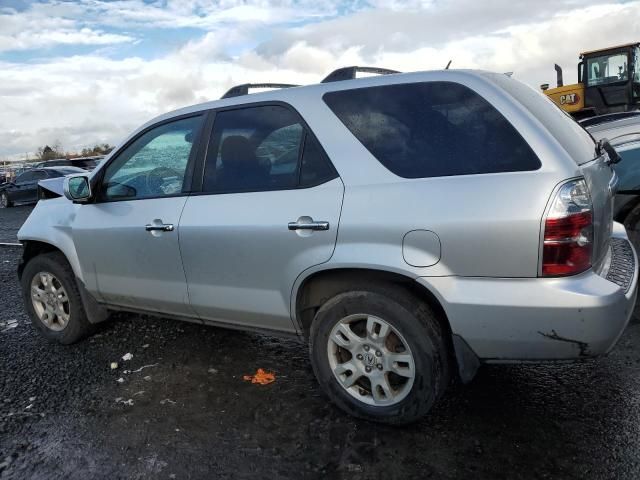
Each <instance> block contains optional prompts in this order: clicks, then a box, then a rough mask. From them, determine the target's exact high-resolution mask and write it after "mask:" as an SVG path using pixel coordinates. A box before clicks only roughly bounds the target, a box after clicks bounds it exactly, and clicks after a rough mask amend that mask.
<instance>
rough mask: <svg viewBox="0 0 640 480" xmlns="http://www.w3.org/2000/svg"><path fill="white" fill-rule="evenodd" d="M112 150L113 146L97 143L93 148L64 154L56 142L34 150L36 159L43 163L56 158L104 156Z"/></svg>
mask: <svg viewBox="0 0 640 480" xmlns="http://www.w3.org/2000/svg"><path fill="white" fill-rule="evenodd" d="M113 148H114V147H113V145H109V144H108V143H99V144H96V145H94V146H93V147H85V148H83V149H82V150H81V151H80V152H65V150H64V148H62V145H61V144H60V142H59V141H56V142H55V143H54V144H53V145H52V146H50V145H43V146H41V147H38V149H37V150H36V159H37V160H40V161H42V162H44V161H47V160H54V159H56V158H66V159H71V158H79V157H94V156H97V155H106V154H108V153H109V152H111V150H113Z"/></svg>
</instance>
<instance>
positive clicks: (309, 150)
mask: <svg viewBox="0 0 640 480" xmlns="http://www.w3.org/2000/svg"><path fill="white" fill-rule="evenodd" d="M336 176H337V174H336V171H335V170H334V169H333V165H331V163H330V162H329V159H328V158H327V156H326V154H325V153H324V151H323V150H322V148H321V147H320V143H318V140H316V139H315V137H312V136H311V135H307V136H306V138H305V141H304V154H303V155H302V167H301V171H300V185H301V186H303V187H307V186H312V185H320V184H321V183H324V182H327V181H329V180H331V179H333V178H335V177H336Z"/></svg>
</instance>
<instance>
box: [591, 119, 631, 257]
mask: <svg viewBox="0 0 640 480" xmlns="http://www.w3.org/2000/svg"><path fill="white" fill-rule="evenodd" d="M633 113H634V115H631V112H627V113H626V115H625V114H611V115H606V116H604V118H602V119H600V118H599V117H594V118H593V119H591V122H590V123H589V124H588V125H587V126H586V128H587V130H588V131H589V132H590V133H591V134H592V135H593V136H594V138H595V139H596V140H601V139H603V138H607V139H608V140H609V141H610V143H611V145H613V146H614V147H615V149H616V151H617V152H618V154H619V155H620V156H621V157H622V161H621V162H620V163H618V164H616V165H615V167H614V169H615V171H616V174H617V175H618V193H617V195H616V197H615V202H614V211H613V215H614V219H615V220H616V221H617V222H620V223H623V224H624V226H625V227H626V229H627V231H628V233H629V237H630V238H631V239H632V240H633V241H634V242H636V241H637V242H640V112H633ZM637 244H638V243H636V245H637Z"/></svg>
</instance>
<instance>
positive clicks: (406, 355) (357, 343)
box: [327, 314, 415, 406]
mask: <svg viewBox="0 0 640 480" xmlns="http://www.w3.org/2000/svg"><path fill="white" fill-rule="evenodd" d="M327 353H328V356H329V366H330V367H331V370H332V371H333V374H334V376H335V378H336V379H337V380H338V383H339V384H340V385H341V386H342V387H343V388H344V389H345V390H346V391H347V392H348V393H349V394H350V395H351V396H353V397H354V398H356V399H358V400H360V401H361V402H364V403H366V404H368V405H373V406H390V405H395V404H397V403H398V402H400V401H402V400H403V399H404V398H405V397H406V396H407V395H408V394H409V392H410V391H411V388H412V386H413V382H414V380H415V362H414V359H413V354H412V353H411V349H410V348H409V344H408V343H407V341H406V340H405V338H404V337H403V336H402V335H401V334H400V332H399V331H398V330H397V329H395V328H394V327H393V326H392V325H391V324H390V323H389V322H387V321H386V320H384V319H382V318H379V317H376V316H373V315H367V314H355V315H349V316H347V317H345V318H343V319H341V320H340V321H339V322H337V323H336V325H334V327H333V329H332V330H331V334H330V335H329V341H328V345H327Z"/></svg>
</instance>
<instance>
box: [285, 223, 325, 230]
mask: <svg viewBox="0 0 640 480" xmlns="http://www.w3.org/2000/svg"><path fill="white" fill-rule="evenodd" d="M288 228H289V230H329V222H289V225H288Z"/></svg>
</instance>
